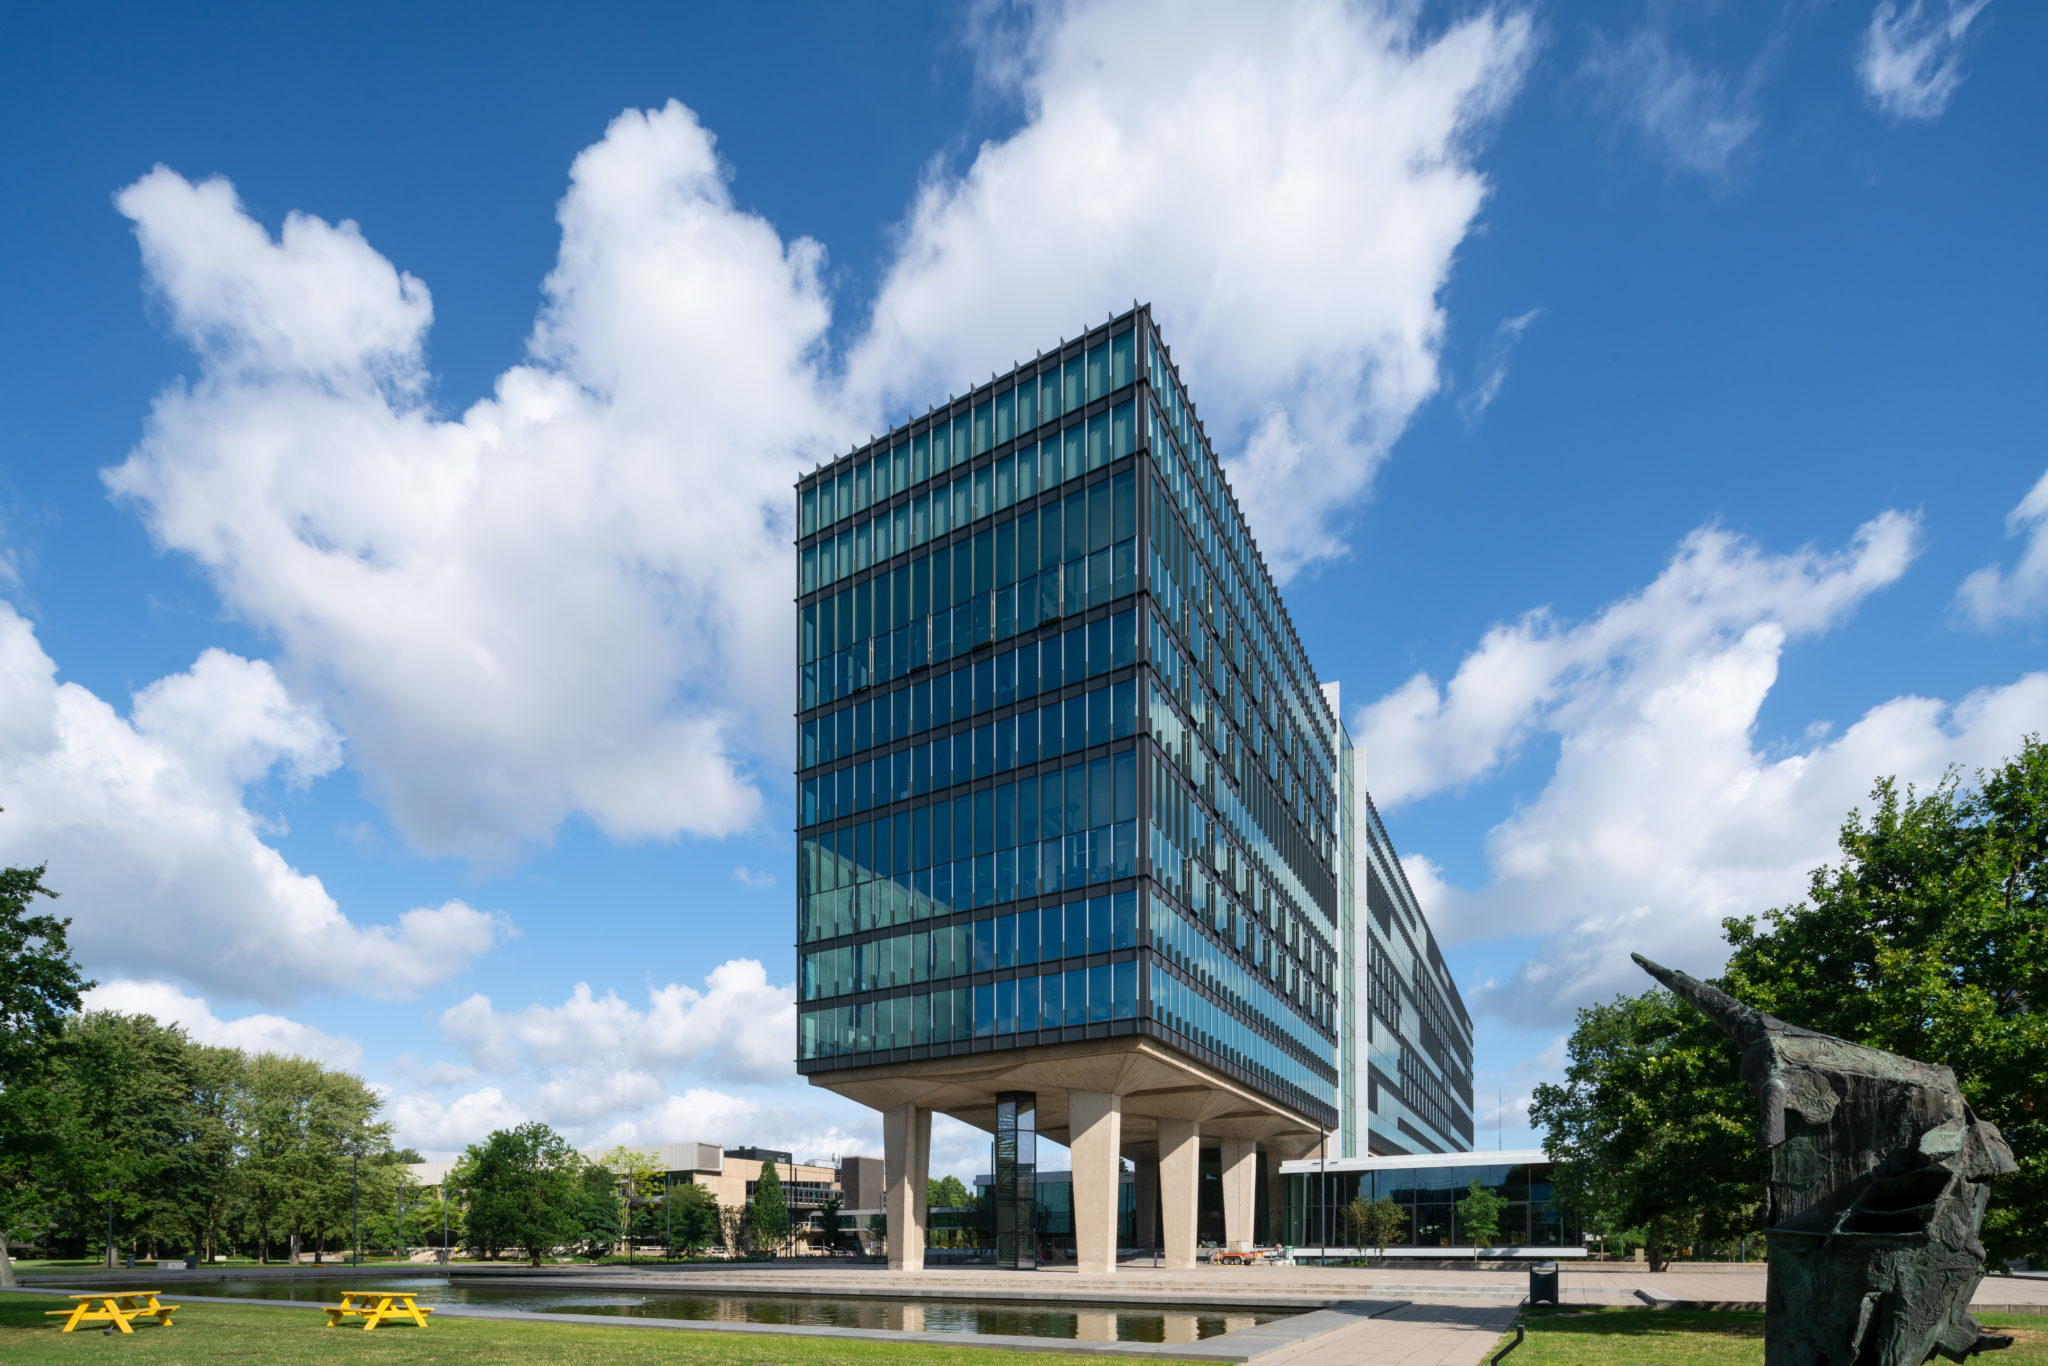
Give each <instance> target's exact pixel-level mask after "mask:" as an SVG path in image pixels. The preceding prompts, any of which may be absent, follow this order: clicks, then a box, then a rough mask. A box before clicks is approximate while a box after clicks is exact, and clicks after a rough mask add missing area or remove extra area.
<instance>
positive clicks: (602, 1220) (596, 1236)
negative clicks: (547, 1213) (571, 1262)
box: [575, 1162, 625, 1262]
mask: <svg viewBox="0 0 2048 1366" xmlns="http://www.w3.org/2000/svg"><path fill="white" fill-rule="evenodd" d="M621 1186H622V1183H621V1182H620V1180H619V1177H618V1174H617V1173H616V1172H614V1171H612V1170H611V1169H610V1168H608V1167H606V1166H604V1165H602V1164H600V1163H596V1162H593V1163H590V1164H589V1165H588V1166H586V1167H584V1169H583V1171H582V1173H581V1176H580V1178H579V1180H578V1181H577V1186H576V1213H575V1222H576V1228H577V1239H576V1241H577V1242H578V1244H580V1245H581V1247H582V1249H583V1255H584V1256H586V1257H588V1258H590V1260H591V1261H593V1262H594V1261H596V1260H597V1259H598V1258H600V1257H602V1256H604V1255H605V1254H606V1253H607V1252H610V1251H611V1250H612V1249H613V1248H615V1247H617V1246H618V1245H619V1237H620V1220H621V1219H622V1218H623V1217H624V1216H623V1210H624V1208H625V1201H624V1200H623V1199H622V1198H621V1196H620V1190H621Z"/></svg>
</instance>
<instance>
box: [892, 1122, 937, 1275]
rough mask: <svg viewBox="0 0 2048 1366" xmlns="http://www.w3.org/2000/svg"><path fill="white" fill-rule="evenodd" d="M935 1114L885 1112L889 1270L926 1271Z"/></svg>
mask: <svg viewBox="0 0 2048 1366" xmlns="http://www.w3.org/2000/svg"><path fill="white" fill-rule="evenodd" d="M931 1132H932V1112H931V1111H929V1110H925V1109H921V1108H920V1107H918V1106H916V1105H896V1106H892V1107H890V1108H889V1109H887V1110H884V1111H883V1112H882V1167H883V1181H884V1188H885V1189H886V1190H887V1192H888V1206H889V1209H888V1229H889V1269H890V1270H891V1271H922V1270H924V1206H925V1201H924V1196H925V1178H926V1176H927V1175H928V1174H929V1172H930V1169H931V1168H930V1159H931V1151H930V1148H931Z"/></svg>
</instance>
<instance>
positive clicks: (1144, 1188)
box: [1136, 1157, 1159, 1248]
mask: <svg viewBox="0 0 2048 1366" xmlns="http://www.w3.org/2000/svg"><path fill="white" fill-rule="evenodd" d="M1137 1175H1138V1221H1137V1228H1136V1234H1137V1240H1138V1246H1139V1247H1141V1248H1155V1247H1158V1246H1159V1220H1158V1217H1157V1216H1158V1213H1159V1159H1158V1158H1156V1157H1141V1158H1139V1159H1138V1172H1137Z"/></svg>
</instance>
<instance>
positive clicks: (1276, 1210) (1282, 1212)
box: [1260, 1148, 1287, 1243]
mask: <svg viewBox="0 0 2048 1366" xmlns="http://www.w3.org/2000/svg"><path fill="white" fill-rule="evenodd" d="M1260 1156H1261V1158H1262V1159H1263V1160H1264V1161H1265V1164H1266V1241H1267V1242H1269V1243H1284V1242H1286V1241H1287V1178H1285V1177H1283V1176H1282V1175H1280V1154H1279V1152H1278V1151H1276V1150H1275V1149H1272V1148H1267V1149H1265V1150H1263V1151H1262V1152H1261V1154H1260Z"/></svg>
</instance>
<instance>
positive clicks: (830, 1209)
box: [818, 1191, 844, 1251]
mask: <svg viewBox="0 0 2048 1366" xmlns="http://www.w3.org/2000/svg"><path fill="white" fill-rule="evenodd" d="M839 1210H840V1199H839V1192H838V1191H827V1192H826V1193H825V1198H824V1199H823V1200H820V1201H819V1202H818V1240H819V1241H820V1242H822V1243H823V1244H824V1245H825V1248H826V1250H827V1251H830V1250H831V1249H833V1248H836V1247H838V1246H839V1230H840V1227H841V1226H842V1224H843V1222H844V1221H842V1220H841V1219H840V1217H839Z"/></svg>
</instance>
